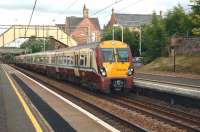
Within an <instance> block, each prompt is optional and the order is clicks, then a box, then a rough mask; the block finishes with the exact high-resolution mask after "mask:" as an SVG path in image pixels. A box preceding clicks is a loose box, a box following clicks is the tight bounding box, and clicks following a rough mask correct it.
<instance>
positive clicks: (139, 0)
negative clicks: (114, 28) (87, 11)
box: [103, 0, 143, 18]
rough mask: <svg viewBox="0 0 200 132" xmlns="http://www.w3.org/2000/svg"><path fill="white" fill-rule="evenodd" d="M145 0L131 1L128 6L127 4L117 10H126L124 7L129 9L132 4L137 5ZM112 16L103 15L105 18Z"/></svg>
mask: <svg viewBox="0 0 200 132" xmlns="http://www.w3.org/2000/svg"><path fill="white" fill-rule="evenodd" d="M142 1H143V0H137V1H134V2H133V3H131V4H129V5H127V6H125V7H122V8H121V9H118V10H116V11H117V12H120V11H122V10H124V9H127V8H129V7H131V6H135V5H136V4H138V3H140V2H142ZM109 16H110V14H109V15H106V16H103V17H104V18H107V17H109Z"/></svg>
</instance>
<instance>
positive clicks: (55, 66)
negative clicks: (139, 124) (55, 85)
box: [16, 41, 134, 93]
mask: <svg viewBox="0 0 200 132" xmlns="http://www.w3.org/2000/svg"><path fill="white" fill-rule="evenodd" d="M16 64H17V65H20V66H22V67H25V68H27V69H30V70H33V71H37V72H41V73H43V74H46V75H48V76H53V77H56V78H57V79H65V80H68V81H72V82H75V83H80V84H81V85H84V86H86V87H88V88H91V89H96V90H100V91H102V92H105V93H110V92H112V91H118V92H127V91H129V90H131V89H132V87H133V74H134V67H133V62H132V54H131V50H130V48H129V46H128V45H127V44H126V43H122V42H120V41H103V42H98V43H92V44H84V45H78V46H75V47H69V48H64V49H59V50H53V51H46V52H38V53H33V54H26V55H19V56H16Z"/></svg>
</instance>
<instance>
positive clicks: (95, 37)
mask: <svg viewBox="0 0 200 132" xmlns="http://www.w3.org/2000/svg"><path fill="white" fill-rule="evenodd" d="M71 35H72V37H73V38H74V39H75V40H76V41H77V42H78V43H79V44H82V43H87V42H88V43H89V42H95V41H99V40H100V29H99V28H98V27H96V25H95V24H93V23H92V22H91V21H90V19H89V18H85V19H83V20H82V21H81V23H80V24H79V25H78V26H77V27H76V29H75V30H74V31H73V32H72V34H71Z"/></svg>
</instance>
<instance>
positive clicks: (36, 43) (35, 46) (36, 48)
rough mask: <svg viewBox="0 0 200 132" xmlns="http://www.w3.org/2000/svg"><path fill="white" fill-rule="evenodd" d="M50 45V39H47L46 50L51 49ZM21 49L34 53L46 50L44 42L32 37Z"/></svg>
mask: <svg viewBox="0 0 200 132" xmlns="http://www.w3.org/2000/svg"><path fill="white" fill-rule="evenodd" d="M49 45H50V41H49V39H45V49H47V47H49ZM20 48H22V49H29V50H31V51H32V53H35V52H40V51H43V49H44V40H43V39H37V38H36V37H34V36H32V37H31V38H29V39H28V40H27V41H25V42H24V43H22V44H21V45H20Z"/></svg>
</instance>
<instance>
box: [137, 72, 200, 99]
mask: <svg viewBox="0 0 200 132" xmlns="http://www.w3.org/2000/svg"><path fill="white" fill-rule="evenodd" d="M134 81H135V86H136V87H142V88H144V89H151V90H156V91H160V92H166V93H171V94H177V95H181V96H187V97H191V98H196V99H200V80H198V79H191V78H183V77H172V76H164V75H153V74H143V73H140V74H136V77H135V80H134Z"/></svg>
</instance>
